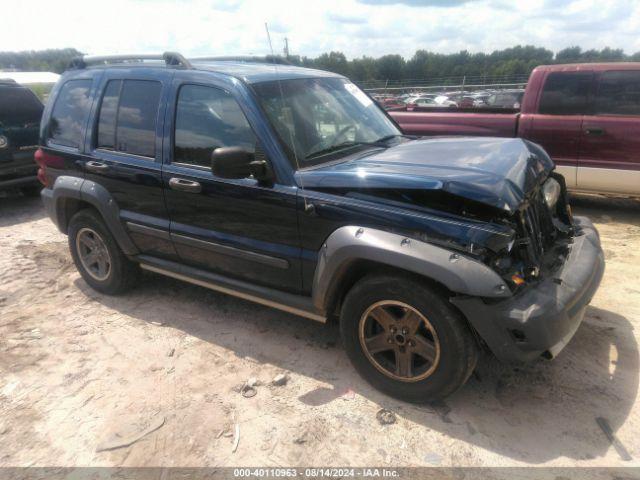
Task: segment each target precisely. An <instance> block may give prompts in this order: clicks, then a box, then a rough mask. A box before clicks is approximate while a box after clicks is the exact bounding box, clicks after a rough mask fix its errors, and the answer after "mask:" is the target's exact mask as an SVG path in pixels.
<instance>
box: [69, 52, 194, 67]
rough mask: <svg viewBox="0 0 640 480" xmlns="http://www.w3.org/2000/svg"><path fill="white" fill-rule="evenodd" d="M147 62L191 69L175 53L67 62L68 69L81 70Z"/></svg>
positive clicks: (109, 56) (183, 59) (90, 57)
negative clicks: (153, 61) (91, 67)
mask: <svg viewBox="0 0 640 480" xmlns="http://www.w3.org/2000/svg"><path fill="white" fill-rule="evenodd" d="M149 60H155V61H164V63H165V65H166V66H167V67H183V68H191V63H190V62H189V60H187V59H186V58H184V57H183V56H182V55H181V54H179V53H176V52H164V53H163V54H162V55H157V54H156V55H103V56H98V55H95V56H92V55H85V56H82V57H75V58H73V59H72V60H71V62H69V67H68V69H69V70H82V69H83V68H87V67H89V66H96V65H102V66H105V65H110V64H117V63H131V64H140V63H143V62H145V61H149Z"/></svg>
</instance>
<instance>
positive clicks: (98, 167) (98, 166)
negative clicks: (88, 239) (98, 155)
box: [84, 160, 109, 173]
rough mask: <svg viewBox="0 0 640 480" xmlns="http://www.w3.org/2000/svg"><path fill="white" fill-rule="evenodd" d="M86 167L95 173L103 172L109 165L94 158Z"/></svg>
mask: <svg viewBox="0 0 640 480" xmlns="http://www.w3.org/2000/svg"><path fill="white" fill-rule="evenodd" d="M84 168H85V169H87V170H89V171H90V172H94V173H103V172H105V171H107V170H108V169H109V165H107V164H106V163H102V162H96V161H93V160H90V161H88V162H87V163H85V164H84Z"/></svg>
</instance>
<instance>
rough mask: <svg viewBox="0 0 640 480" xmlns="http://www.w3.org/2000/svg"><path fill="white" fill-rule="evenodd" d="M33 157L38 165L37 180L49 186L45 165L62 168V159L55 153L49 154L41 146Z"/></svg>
mask: <svg viewBox="0 0 640 480" xmlns="http://www.w3.org/2000/svg"><path fill="white" fill-rule="evenodd" d="M33 159H34V160H35V161H36V163H37V164H38V166H39V167H40V168H38V181H39V182H40V183H41V184H42V185H44V186H45V187H48V186H49V178H48V177H47V167H52V168H63V167H64V159H63V158H62V157H58V156H57V155H51V154H49V153H47V152H45V151H44V150H42V149H41V148H39V149H38V150H36V153H35V155H34V156H33Z"/></svg>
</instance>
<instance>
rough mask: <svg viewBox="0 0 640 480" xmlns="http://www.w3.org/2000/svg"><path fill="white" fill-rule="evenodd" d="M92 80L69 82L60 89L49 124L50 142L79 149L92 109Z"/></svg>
mask: <svg viewBox="0 0 640 480" xmlns="http://www.w3.org/2000/svg"><path fill="white" fill-rule="evenodd" d="M90 90H91V80H89V79H87V80H69V81H68V82H67V83H65V84H64V85H63V86H62V88H61V89H60V93H59V94H58V98H56V103H55V105H54V106H53V112H52V113H51V120H50V122H49V140H51V141H52V142H53V143H56V144H58V145H64V146H67V147H73V148H79V147H80V143H81V141H82V136H83V129H84V126H85V122H86V120H87V114H88V113H89V108H90V107H91V99H90V97H89V91H90Z"/></svg>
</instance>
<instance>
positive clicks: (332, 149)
mask: <svg viewBox="0 0 640 480" xmlns="http://www.w3.org/2000/svg"><path fill="white" fill-rule="evenodd" d="M396 137H403V138H411V137H408V136H407V135H401V134H396V135H387V136H384V137H382V138H379V139H377V140H374V141H373V142H354V141H348V142H342V143H337V144H336V145H330V146H328V147H327V148H322V149H320V150H316V151H315V152H311V153H310V154H308V155H307V156H306V157H304V158H305V160H309V159H310V158H315V157H320V156H322V155H326V154H328V153H331V152H336V151H338V150H342V149H345V148H350V147H359V146H362V145H370V146H373V147H380V148H389V145H388V144H387V143H386V142H387V141H389V140H391V139H393V138H396Z"/></svg>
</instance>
